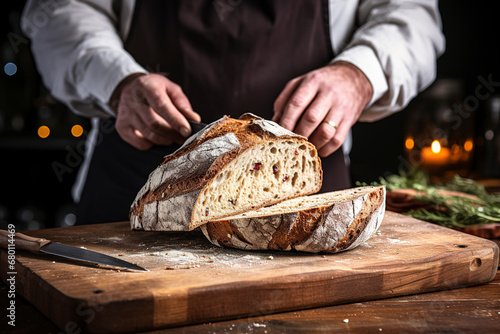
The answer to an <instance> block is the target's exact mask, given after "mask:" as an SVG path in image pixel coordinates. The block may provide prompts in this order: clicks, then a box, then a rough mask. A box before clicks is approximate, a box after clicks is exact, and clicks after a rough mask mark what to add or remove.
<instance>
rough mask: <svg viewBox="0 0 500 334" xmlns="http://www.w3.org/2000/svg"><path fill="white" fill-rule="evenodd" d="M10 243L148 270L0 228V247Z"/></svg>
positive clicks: (75, 257) (88, 260) (17, 247)
mask: <svg viewBox="0 0 500 334" xmlns="http://www.w3.org/2000/svg"><path fill="white" fill-rule="evenodd" d="M10 245H13V246H14V247H15V248H16V249H23V250H29V251H33V252H41V253H46V254H52V255H57V256H62V257H66V258H69V259H74V260H80V261H87V262H92V263H98V264H104V265H108V266H113V267H121V268H126V269H133V270H141V271H149V270H147V269H144V268H142V267H139V266H138V265H135V264H133V263H130V262H127V261H123V260H120V259H117V258H114V257H112V256H109V255H105V254H101V253H98V252H94V251H91V250H88V249H83V248H79V247H74V246H68V245H64V244H60V243H58V242H52V241H50V240H47V239H43V238H34V237H30V236H27V235H25V234H22V233H19V232H16V233H14V234H11V233H9V232H7V231H5V230H0V247H1V248H5V249H10V247H12V246H10ZM9 246H10V247H9Z"/></svg>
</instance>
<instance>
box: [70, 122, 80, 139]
mask: <svg viewBox="0 0 500 334" xmlns="http://www.w3.org/2000/svg"><path fill="white" fill-rule="evenodd" d="M71 134H72V135H73V137H80V136H81V135H82V134H83V128H82V126H81V125H79V124H75V125H73V127H72V128H71Z"/></svg>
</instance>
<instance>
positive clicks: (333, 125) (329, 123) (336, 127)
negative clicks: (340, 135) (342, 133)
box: [324, 121, 339, 130]
mask: <svg viewBox="0 0 500 334" xmlns="http://www.w3.org/2000/svg"><path fill="white" fill-rule="evenodd" d="M324 123H326V124H328V125H330V126H331V127H332V128H334V129H335V130H337V129H338V128H339V126H338V125H337V124H336V123H335V122H334V121H324Z"/></svg>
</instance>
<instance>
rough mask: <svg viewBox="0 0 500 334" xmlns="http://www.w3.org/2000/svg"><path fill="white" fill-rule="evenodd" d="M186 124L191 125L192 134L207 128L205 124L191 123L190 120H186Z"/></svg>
mask: <svg viewBox="0 0 500 334" xmlns="http://www.w3.org/2000/svg"><path fill="white" fill-rule="evenodd" d="M188 122H189V125H191V130H192V133H193V134H195V133H197V132H199V131H201V130H203V129H204V128H205V127H206V126H207V123H203V122H196V121H193V120H191V119H188Z"/></svg>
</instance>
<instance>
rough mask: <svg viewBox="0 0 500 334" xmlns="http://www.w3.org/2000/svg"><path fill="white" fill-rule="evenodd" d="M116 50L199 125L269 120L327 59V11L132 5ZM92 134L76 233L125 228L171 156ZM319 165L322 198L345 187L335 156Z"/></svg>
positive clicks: (313, 2)
mask: <svg viewBox="0 0 500 334" xmlns="http://www.w3.org/2000/svg"><path fill="white" fill-rule="evenodd" d="M125 49H126V50H127V51H128V52H129V53H130V54H131V55H132V56H133V57H134V59H135V60H136V61H137V62H138V63H139V64H141V65H142V66H143V67H144V68H146V69H147V70H149V71H151V72H164V73H166V75H167V77H168V78H169V79H170V80H172V81H174V82H175V83H177V84H179V85H180V86H181V87H182V89H183V91H184V93H185V94H186V96H187V97H188V99H189V100H190V102H191V105H192V107H193V109H194V110H195V111H196V112H198V113H199V114H200V115H201V117H202V120H203V121H204V122H205V123H210V122H212V121H214V120H217V119H219V118H220V117H222V116H224V115H230V116H232V117H235V118H237V117H239V116H240V115H241V114H243V113H245V112H252V113H254V114H256V115H259V116H261V117H263V118H266V119H271V118H272V116H273V103H274V100H275V99H276V97H277V96H278V95H279V93H280V92H281V91H282V89H283V88H284V87H285V85H286V83H287V82H288V81H289V80H291V79H293V78H295V77H297V76H300V75H303V74H305V73H307V72H309V71H311V70H313V69H317V68H319V67H322V66H324V65H326V64H327V63H328V62H329V61H330V60H331V59H332V58H333V53H332V49H331V44H330V37H329V24H328V2H327V1H325V0H323V1H322V0H301V1H280V0H275V1H244V0H240V1H235V0H232V1H229V0H215V1H214V0H208V1H206V0H202V1H199V0H182V1H181V0H175V1H162V0H155V1H153V0H149V1H140V0H139V1H137V3H136V7H135V11H134V17H133V20H132V26H131V29H130V34H129V37H128V39H127V41H126V42H125ZM101 122H104V121H101ZM101 134H102V141H101V142H100V143H99V144H98V145H96V147H95V151H94V155H93V157H92V160H91V164H90V167H89V172H88V175H87V180H86V183H85V186H84V188H83V192H82V196H81V200H80V203H79V204H78V207H77V216H78V224H88V223H100V222H110V221H122V220H128V212H129V208H130V205H131V203H132V201H133V200H134V198H135V195H136V194H137V192H138V191H139V189H140V188H141V187H142V186H143V185H144V184H145V182H146V180H147V177H148V175H149V173H150V172H151V171H153V170H154V169H155V168H156V167H157V166H158V164H159V163H161V161H163V156H165V155H167V154H170V153H172V152H173V151H175V150H176V149H177V148H178V146H177V145H172V146H168V147H154V148H152V149H150V150H148V151H139V150H136V149H135V148H133V147H132V146H130V145H129V144H127V143H125V142H124V141H123V140H122V139H121V138H120V137H119V136H118V134H117V133H116V131H114V129H113V131H111V132H110V131H106V132H102V133H101ZM322 165H323V170H324V181H323V188H322V189H321V191H322V192H326V191H333V190H338V189H345V188H348V187H350V186H351V184H350V177H349V173H348V170H347V168H346V166H345V162H344V156H343V154H342V150H341V149H340V150H337V151H336V152H335V153H334V154H332V155H330V156H329V157H328V158H323V159H322Z"/></svg>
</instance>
